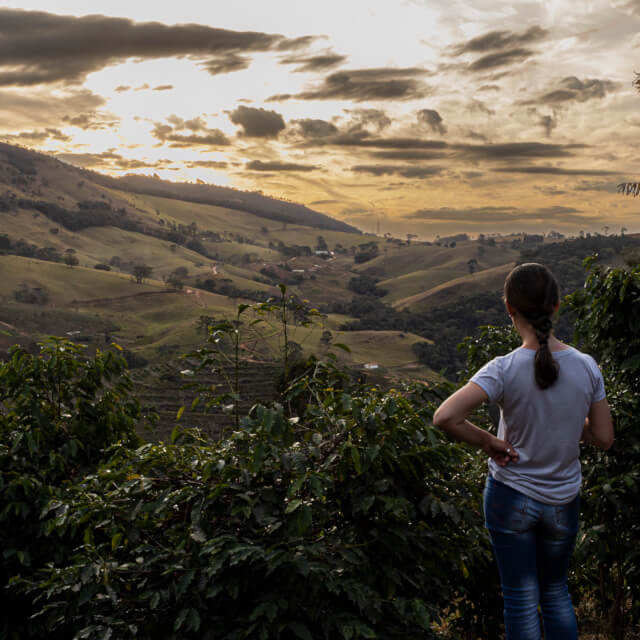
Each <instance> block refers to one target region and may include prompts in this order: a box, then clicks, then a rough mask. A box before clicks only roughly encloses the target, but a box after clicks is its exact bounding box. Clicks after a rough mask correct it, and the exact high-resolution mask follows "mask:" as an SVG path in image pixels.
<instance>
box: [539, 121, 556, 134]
mask: <svg viewBox="0 0 640 640" xmlns="http://www.w3.org/2000/svg"><path fill="white" fill-rule="evenodd" d="M538 124H539V125H540V126H541V127H542V128H543V129H544V132H545V135H546V136H547V138H548V137H549V136H550V135H551V132H552V131H553V130H554V129H555V128H556V127H557V126H558V121H557V120H556V119H555V118H554V117H553V116H540V120H538Z"/></svg>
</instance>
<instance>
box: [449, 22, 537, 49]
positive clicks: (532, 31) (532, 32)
mask: <svg viewBox="0 0 640 640" xmlns="http://www.w3.org/2000/svg"><path fill="white" fill-rule="evenodd" d="M546 35H547V31H546V30H545V29H542V28H541V27H538V26H534V27H530V28H529V29H527V30H526V31H523V32H522V33H514V32H513V31H489V32H488V33H485V34H484V35H482V36H478V37H476V38H472V39H471V40H468V41H467V42H465V43H463V44H459V45H457V46H456V47H454V55H456V56H459V55H462V54H463V53H483V52H485V51H495V50H497V49H509V48H513V47H517V46H519V45H523V44H528V43H530V42H535V41H537V40H541V39H542V38H544V37H545V36H546Z"/></svg>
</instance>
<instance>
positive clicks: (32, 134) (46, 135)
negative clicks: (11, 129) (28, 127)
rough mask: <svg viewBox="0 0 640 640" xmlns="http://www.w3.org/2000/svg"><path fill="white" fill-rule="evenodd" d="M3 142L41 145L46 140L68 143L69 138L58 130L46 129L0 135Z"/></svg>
mask: <svg viewBox="0 0 640 640" xmlns="http://www.w3.org/2000/svg"><path fill="white" fill-rule="evenodd" d="M0 136H2V138H3V140H5V141H7V142H15V143H25V142H26V143H27V144H41V143H43V142H46V141H47V140H57V141H58V142H69V141H70V140H71V138H70V136H68V135H66V134H64V133H62V131H60V129H55V128H53V127H47V128H46V129H40V130H39V131H21V132H20V133H16V134H1V133H0Z"/></svg>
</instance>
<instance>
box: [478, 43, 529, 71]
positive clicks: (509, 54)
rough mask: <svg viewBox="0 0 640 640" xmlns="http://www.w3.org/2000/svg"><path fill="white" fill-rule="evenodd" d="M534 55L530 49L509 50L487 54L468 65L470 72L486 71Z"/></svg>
mask: <svg viewBox="0 0 640 640" xmlns="http://www.w3.org/2000/svg"><path fill="white" fill-rule="evenodd" d="M533 55H535V51H532V50H531V49H522V48H518V49H509V50H508V51H498V52H496V53H488V54H487V55H486V56H482V57H481V58H478V59H477V60H476V61H475V62H472V63H471V64H470V65H469V67H468V68H469V70H470V71H487V70H488V69H495V68H496V67H504V66H505V65H511V64H516V63H518V62H522V61H523V60H526V59H527V58H530V57H531V56H533Z"/></svg>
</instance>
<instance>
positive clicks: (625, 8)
mask: <svg viewBox="0 0 640 640" xmlns="http://www.w3.org/2000/svg"><path fill="white" fill-rule="evenodd" d="M611 6H612V7H613V8H614V9H617V10H618V11H620V12H622V13H624V14H626V15H628V16H638V15H640V1H639V0H611Z"/></svg>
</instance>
